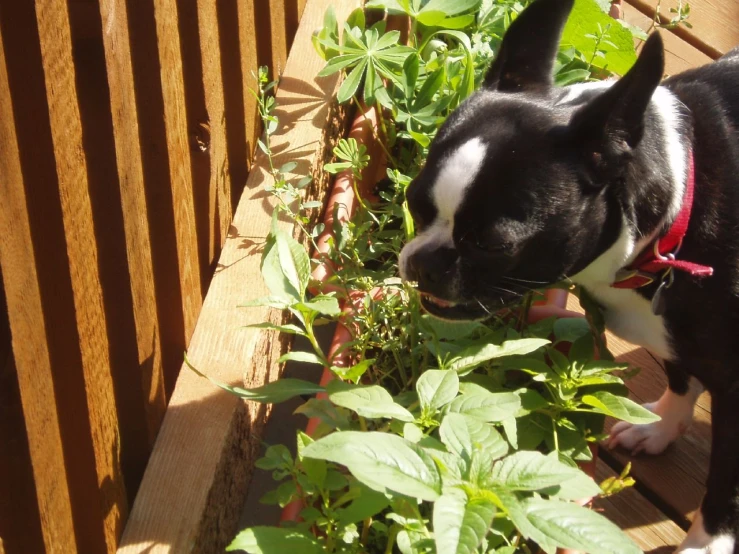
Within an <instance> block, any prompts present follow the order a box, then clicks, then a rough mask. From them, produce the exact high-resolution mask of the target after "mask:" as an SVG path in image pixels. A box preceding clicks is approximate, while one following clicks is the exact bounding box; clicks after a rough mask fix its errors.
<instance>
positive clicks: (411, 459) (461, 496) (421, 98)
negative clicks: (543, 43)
mask: <svg viewBox="0 0 739 554" xmlns="http://www.w3.org/2000/svg"><path fill="white" fill-rule="evenodd" d="M526 4H527V2H519V1H514V0H428V1H422V0H371V1H369V2H368V3H367V5H366V7H367V8H368V9H384V10H386V11H387V12H389V13H390V14H399V15H402V16H403V17H407V18H408V21H409V25H408V28H409V29H410V32H409V33H408V36H407V38H406V39H405V40H403V41H402V42H405V44H401V38H402V37H401V33H400V32H398V31H394V30H391V31H387V28H386V25H387V24H386V22H385V21H380V22H378V23H375V24H373V25H367V22H366V21H367V20H366V18H365V13H364V11H362V10H357V11H355V12H353V13H352V14H351V16H350V17H349V19H348V21H347V23H346V24H345V25H344V26H343V28H342V29H340V28H339V25H338V23H337V21H336V18H335V16H334V14H333V12H332V11H331V10H329V11H328V12H327V13H326V16H325V19H324V26H323V28H322V29H321V30H320V31H318V32H317V33H316V34H315V35H314V45H315V47H316V50H317V51H318V52H319V54H320V55H321V56H323V57H324V59H325V60H326V62H327V64H326V67H325V68H324V69H323V71H322V72H321V74H322V75H330V74H332V73H335V72H339V71H343V72H345V73H346V78H345V79H344V81H343V84H342V85H341V87H340V89H339V92H338V97H339V100H340V101H342V102H352V103H354V104H355V105H356V106H358V107H360V108H361V107H366V106H374V107H375V108H376V109H377V110H378V113H380V115H381V117H380V131H379V134H380V135H381V136H380V137H379V138H380V139H381V143H382V145H383V147H384V148H385V152H386V156H387V159H388V162H389V168H388V170H387V179H385V180H384V181H383V182H381V183H379V184H378V188H377V194H378V196H379V201H378V202H376V203H374V204H371V205H370V204H369V203H366V202H362V203H361V205H360V208H359V210H358V211H357V213H356V214H355V216H354V217H353V218H352V219H351V220H350V221H348V222H344V223H342V222H341V221H340V220H339V219H338V218H335V220H334V228H333V230H332V231H333V235H332V237H331V238H329V246H330V250H329V252H328V255H327V256H326V258H324V259H322V260H320V261H319V260H311V259H310V257H309V255H308V254H307V252H306V251H305V249H304V248H303V246H302V245H301V244H300V243H299V242H298V241H296V240H295V239H294V238H293V237H291V236H290V235H288V234H287V233H285V232H284V231H281V230H279V228H278V227H277V225H276V224H275V225H274V226H273V230H272V233H271V234H270V237H269V239H268V242H267V245H266V247H265V253H264V256H263V260H262V273H263V275H264V278H265V281H266V283H267V285H268V287H269V290H270V296H269V297H267V298H262V299H259V300H255V301H252V302H250V303H249V304H247V305H254V304H261V305H265V304H266V305H269V306H273V307H275V308H279V309H285V310H288V311H289V312H290V313H291V314H292V316H293V322H291V323H289V324H285V325H274V324H269V323H263V324H259V325H257V326H256V327H260V328H265V329H273V330H275V331H278V332H283V333H289V334H294V335H301V336H304V337H306V338H307V339H308V341H309V342H310V344H311V346H312V352H291V353H289V354H286V355H285V356H283V358H282V359H281V360H280V361H288V360H298V361H303V362H309V363H315V364H320V365H323V366H326V367H328V368H330V370H331V371H333V373H334V374H335V375H336V376H337V377H339V379H338V380H335V381H331V382H330V383H329V384H328V385H326V386H325V387H322V386H319V385H316V384H315V383H312V382H308V381H302V380H299V379H283V380H279V381H276V382H274V383H270V384H268V385H265V386H263V387H259V388H256V389H248V390H247V389H242V388H237V387H229V386H226V385H220V386H223V387H224V388H226V389H227V390H230V391H231V392H233V393H235V394H238V395H240V396H243V397H244V398H248V399H250V400H255V401H259V402H280V401H284V400H286V399H288V398H293V397H296V396H301V395H311V396H312V395H315V394H317V393H323V394H325V397H324V398H310V399H309V400H307V401H306V402H305V403H304V404H303V405H302V406H301V407H300V408H298V410H297V411H298V412H299V413H302V414H304V415H306V416H307V417H315V418H318V420H320V425H319V426H318V429H317V432H316V433H315V434H314V436H313V437H308V436H307V435H305V434H303V433H299V434H298V437H297V455H296V456H294V457H293V456H292V454H290V452H289V450H288V449H287V448H286V447H285V446H284V445H275V446H271V447H269V448H268V449H267V451H266V454H265V456H264V458H262V459H261V460H259V461H258V462H257V465H258V466H259V467H261V468H263V469H267V470H272V472H273V476H274V478H275V480H276V481H278V482H281V483H280V485H279V486H278V487H277V488H276V489H275V490H274V491H272V492H270V493H269V494H267V495H266V496H265V498H263V501H264V502H267V503H272V504H279V505H280V506H285V505H287V504H288V503H290V502H295V501H297V502H300V503H301V505H302V506H303V510H302V512H301V519H302V521H300V522H293V523H290V524H287V525H286V526H284V527H280V528H277V527H257V528H252V529H247V530H245V531H243V532H242V533H240V534H239V536H238V537H237V538H236V539H235V540H234V542H233V543H232V545H231V546H230V547H229V548H230V549H232V550H236V549H244V550H246V551H247V552H250V553H251V552H254V553H259V552H264V553H277V552H285V551H288V549H293V550H295V551H299V552H347V553H353V552H357V553H358V552H371V553H375V552H377V553H390V552H394V551H400V552H402V553H403V554H411V553H422V552H437V553H439V554H441V553H444V554H446V553H451V552H496V553H500V554H511V553H513V552H535V551H536V549H537V546H535V545H538V546H539V547H541V548H542V549H543V550H544V551H546V552H553V551H554V550H555V549H556V547H558V546H563V547H570V548H578V549H584V550H587V551H591V552H614V553H616V552H618V553H628V552H638V550H637V549H636V547H635V546H634V545H633V544H632V543H631V542H630V541H628V539H626V537H625V536H624V535H623V534H622V533H621V532H620V531H619V530H618V529H617V528H616V527H615V526H613V525H612V524H611V523H609V522H608V521H607V520H606V519H605V518H603V517H602V516H600V515H599V514H597V513H595V512H592V511H590V510H587V509H585V508H582V507H580V506H578V505H576V504H573V503H571V502H568V501H570V500H575V499H579V498H583V497H588V496H593V495H597V494H599V493H600V492H602V491H604V492H605V493H613V492H616V491H617V490H620V489H621V488H623V487H626V486H629V485H630V484H631V483H632V482H633V481H630V480H629V478H628V477H627V475H626V474H624V475H621V476H620V477H619V478H618V479H612V480H610V481H608V482H607V483H604V485H603V489H601V488H600V487H598V486H597V485H596V484H595V483H594V482H593V481H592V479H590V478H589V477H587V476H585V475H584V474H583V473H582V472H581V471H580V470H579V469H578V467H577V463H578V462H583V461H588V460H591V459H592V452H591V449H590V446H591V445H592V444H593V443H595V442H596V441H598V440H599V439H600V438H601V437H602V435H601V433H602V429H603V420H604V418H605V416H614V417H617V418H620V419H624V420H626V421H630V422H633V423H644V422H649V421H654V420H655V419H656V416H654V415H653V414H652V413H651V412H649V411H647V410H645V409H644V408H642V407H640V406H638V405H637V404H635V403H633V402H632V401H630V400H628V399H627V398H625V387H624V385H623V381H622V376H620V375H621V373H620V372H623V371H624V370H625V369H626V367H625V366H623V365H620V364H618V363H615V362H613V361H612V359H611V358H610V357H609V355H608V352H607V349H606V348H605V345H604V344H603V341H602V339H601V334H602V332H603V325H602V319H601V318H599V313H598V311H597V308H596V307H594V304H593V303H592V302H589V300H588V298H587V297H586V296H583V297H582V302H583V304H584V305H585V306H586V308H588V318H587V319H556V318H549V319H544V320H542V321H539V322H537V323H533V324H528V323H526V321H527V319H526V314H527V312H528V310H529V308H530V306H531V304H532V300H533V299H534V298H535V297H536V296H537V295H538V294H539V292H538V291H536V290H534V289H533V288H532V286H531V285H536V284H535V283H523V282H514V283H511V284H510V285H509V286H510V287H511V289H512V290H514V291H515V292H517V293H518V295H519V296H520V305H519V306H517V307H513V308H512V309H511V310H510V311H509V312H505V313H499V314H491V318H490V320H489V321H488V322H486V323H484V324H483V323H480V322H470V323H449V322H443V321H440V320H436V319H434V318H432V317H430V316H428V315H427V314H425V313H423V311H422V310H421V308H420V303H419V301H418V296H417V294H416V291H415V290H414V289H413V288H412V287H411V286H410V285H409V284H407V283H402V282H400V280H399V279H398V278H397V267H396V262H397V254H398V252H399V251H400V249H401V247H402V245H403V243H404V242H405V241H407V240H409V239H410V238H412V237H413V234H414V229H413V222H412V219H411V217H410V214H409V212H408V208H407V205H406V204H405V200H404V196H405V189H406V187H407V186H408V184H409V183H410V182H411V180H412V178H413V177H414V176H415V175H416V174H417V173H418V171H419V170H420V167H421V166H422V165H423V161H424V159H425V156H426V153H427V148H428V146H429V144H430V141H431V139H432V138H433V136H434V135H435V133H436V131H437V129H438V128H439V126H440V124H441V123H442V122H443V121H444V119H445V118H446V116H447V115H448V114H449V113H450V112H451V110H453V109H454V108H455V107H456V106H458V105H459V104H460V102H462V101H463V100H464V99H465V98H466V97H467V96H468V95H469V94H471V93H472V91H473V90H474V89H475V87H476V86H477V85H478V84H479V83H480V82H481V80H482V78H483V75H484V72H485V70H486V69H487V67H488V65H489V63H490V61H491V60H492V58H493V56H494V54H495V52H496V51H497V49H498V47H499V45H500V41H501V38H502V36H503V34H504V32H505V30H506V28H507V27H508V25H509V24H510V23H511V21H512V20H514V19H515V18H516V17H517V15H518V14H519V13H520V12H521V10H522V9H524V7H525V5H526ZM602 8H603V6H602V5H600V4H599V2H597V1H596V0H578V2H577V4H576V8H575V11H574V12H573V15H572V18H571V20H570V23H568V27H567V29H566V30H565V36H564V38H563V44H562V48H561V50H560V53H559V56H558V59H557V63H556V66H555V78H556V81H557V83H558V84H563V85H564V84H571V83H574V82H579V81H584V80H590V79H595V78H600V77H603V76H605V75H608V74H609V72H610V71H615V72H624V71H625V70H626V69H627V68H628V66H629V65H630V63H631V62H633V60H634V59H635V54H634V50H633V46H632V44H633V38H632V36H631V34H630V33H629V32H628V31H627V30H626V29H625V28H623V27H622V26H620V25H618V24H615V23H613V21H612V20H610V19H609V18H608V16H607V15H606V14H605V13H604V12H603V9H602ZM624 37H626V39H624ZM259 83H260V86H259V91H258V93H256V94H257V96H258V99H259V106H260V113H261V115H262V118H263V120H264V122H265V138H264V139H263V141H260V143H259V146H260V148H261V149H262V151H263V152H264V153H265V154H266V155H267V158H268V159H269V163H270V168H271V172H272V174H273V177H274V179H275V183H276V184H275V185H274V186H273V187H272V188H271V189H270V190H271V192H272V193H273V194H274V195H275V196H276V197H277V199H278V201H279V206H280V210H281V211H282V212H283V213H284V214H287V215H288V216H290V217H292V218H293V219H294V220H295V221H296V222H297V223H298V224H299V225H300V227H301V228H302V229H303V230H304V232H305V234H306V236H308V237H315V236H317V234H318V233H320V232H321V231H322V230H323V228H322V227H321V226H320V224H318V226H311V220H310V218H309V217H308V210H309V209H310V208H313V207H315V205H314V204H311V203H303V201H302V193H301V190H302V188H303V187H304V186H305V185H306V184H307V183H308V182H309V181H305V180H300V181H298V182H297V183H296V184H291V183H289V182H288V181H287V180H286V179H285V174H287V173H289V172H291V171H292V170H293V169H295V167H294V166H289V167H286V166H283V167H281V168H275V167H274V165H273V163H272V152H271V149H270V145H269V138H270V136H271V135H272V134H273V133H274V132H275V130H276V129H277V128H278V123H279V122H278V121H277V118H276V116H275V115H274V106H275V105H274V100H273V99H272V98H271V97H269V96H268V95H267V93H268V92H269V90H270V89H271V87H272V84H271V83H268V79H267V77H266V73H264V72H261V71H260V76H259ZM334 154H335V156H336V158H337V161H334V162H331V163H329V164H327V165H326V167H325V169H326V170H327V171H330V172H338V171H344V170H346V171H349V172H350V173H351V175H352V177H353V179H354V182H355V186H356V181H357V180H359V179H360V178H361V171H362V169H363V167H364V166H365V165H366V164H367V163H368V161H369V160H368V157H367V154H366V151H365V150H364V149H363V146H362V145H358V144H357V143H356V142H354V141H353V140H352V139H349V140H342V141H340V142H339V144H338V146H337V147H336V148H335V150H334ZM288 165H289V164H288ZM275 222H276V219H275ZM326 262H327V263H330V265H331V267H332V268H333V273H332V275H331V277H330V279H329V280H328V282H327V283H323V284H321V283H312V282H311V277H310V274H311V264H312V263H313V264H315V263H326ZM326 285H331V288H330V290H331V291H332V292H328V293H318V294H316V295H311V294H310V293H309V290H316V289H318V290H329V289H327V288H324V289H321V287H325V286H326ZM563 286H568V285H567V284H564V285H563ZM342 304H343V306H347V305H349V304H351V305H352V307H353V309H352V310H350V311H345V310H342ZM339 318H342V322H343V323H344V325H346V326H347V327H348V328H350V329H351V331H352V340H351V341H350V342H349V343H348V344H346V345H344V347H343V349H344V354H346V355H347V357H348V358H349V359H350V360H351V363H350V364H349V365H348V366H344V365H338V364H337V363H336V360H335V359H332V358H330V357H329V356H328V355H327V353H325V352H324V351H323V350H322V349H321V347H320V345H319V344H318V342H317V340H316V335H315V327H316V326H317V325H321V324H324V323H326V322H328V321H331V320H337V319H339ZM596 349H597V351H598V352H599V353H600V359H599V360H598V359H596V356H595V351H596ZM193 369H194V368H193ZM195 371H197V370H195Z"/></svg>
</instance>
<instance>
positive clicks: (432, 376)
mask: <svg viewBox="0 0 739 554" xmlns="http://www.w3.org/2000/svg"><path fill="white" fill-rule="evenodd" d="M416 391H417V392H418V400H419V401H420V402H421V407H422V408H424V409H427V410H431V411H436V410H438V409H439V408H441V407H442V406H444V405H446V404H448V403H449V402H451V401H452V400H454V398H455V397H456V396H457V394H458V393H459V375H457V372H456V371H447V370H441V369H429V370H427V371H426V372H424V373H423V375H421V376H420V377H419V378H418V381H416Z"/></svg>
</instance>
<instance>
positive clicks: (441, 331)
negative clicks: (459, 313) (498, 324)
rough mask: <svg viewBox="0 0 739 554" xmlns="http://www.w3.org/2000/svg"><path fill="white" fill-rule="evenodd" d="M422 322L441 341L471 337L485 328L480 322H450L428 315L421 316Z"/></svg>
mask: <svg viewBox="0 0 739 554" xmlns="http://www.w3.org/2000/svg"><path fill="white" fill-rule="evenodd" d="M421 322H422V324H423V326H424V327H428V329H429V330H430V331H431V332H432V333H433V334H434V336H435V337H436V338H437V339H439V340H455V339H461V338H465V337H469V336H470V335H471V334H472V333H474V332H475V331H477V330H479V329H482V328H484V327H485V326H484V325H483V324H482V323H480V322H479V321H449V320H446V319H439V318H436V317H433V316H429V315H426V314H424V315H423V316H421Z"/></svg>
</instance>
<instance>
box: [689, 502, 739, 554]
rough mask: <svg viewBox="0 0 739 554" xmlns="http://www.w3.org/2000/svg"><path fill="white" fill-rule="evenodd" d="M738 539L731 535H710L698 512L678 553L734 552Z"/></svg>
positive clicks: (713, 553) (727, 553) (720, 553)
mask: <svg viewBox="0 0 739 554" xmlns="http://www.w3.org/2000/svg"><path fill="white" fill-rule="evenodd" d="M735 543H736V540H735V538H734V537H732V536H731V535H716V536H712V535H709V534H708V533H707V532H706V530H705V528H704V527H703V517H702V516H701V513H700V512H698V513H697V514H696V516H695V519H694V520H693V523H692V525H691V526H690V530H689V531H688V535H687V536H686V537H685V540H684V541H683V543H682V544H681V545H680V546H679V547H678V549H677V550H676V551H675V552H676V553H677V554H733V553H734V545H735Z"/></svg>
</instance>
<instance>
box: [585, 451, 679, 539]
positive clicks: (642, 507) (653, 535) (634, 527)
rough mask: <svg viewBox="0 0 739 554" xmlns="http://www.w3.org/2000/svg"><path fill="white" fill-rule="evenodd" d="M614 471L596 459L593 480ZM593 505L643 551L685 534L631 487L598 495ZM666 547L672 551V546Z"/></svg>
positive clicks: (600, 478) (609, 474)
mask: <svg viewBox="0 0 739 554" xmlns="http://www.w3.org/2000/svg"><path fill="white" fill-rule="evenodd" d="M614 475H616V473H615V472H614V471H613V470H612V469H611V468H610V467H608V465H606V464H605V463H604V462H603V461H602V460H599V461H598V464H597V466H596V470H595V478H596V481H597V482H601V481H602V480H604V479H607V478H608V477H612V476H614ZM593 505H594V508H595V509H596V510H602V511H603V515H605V516H606V517H607V518H608V519H610V520H611V521H612V522H613V523H615V524H616V525H618V526H619V527H620V528H621V529H623V530H624V531H625V532H626V534H627V535H629V537H631V539H632V540H633V541H634V542H635V543H636V544H637V545H638V546H639V548H641V549H642V550H643V551H644V552H654V551H660V552H662V551H663V550H660V549H666V547H672V548H675V547H676V546H677V545H679V544H680V543H681V542H682V540H683V538H685V531H683V530H682V529H681V528H680V527H678V526H677V525H676V524H675V522H673V521H672V520H670V518H669V517H667V516H666V515H665V514H664V513H662V512H661V511H660V510H659V509H658V508H657V507H655V506H654V505H653V504H652V503H651V502H649V500H647V499H646V498H645V497H644V496H642V495H641V494H640V493H639V491H638V490H637V489H635V488H633V487H632V488H629V489H626V490H624V491H621V492H620V493H618V494H615V495H613V496H609V497H606V498H598V499H596V500H595V502H594V503H593ZM668 551H669V552H672V549H670V550H668Z"/></svg>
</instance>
